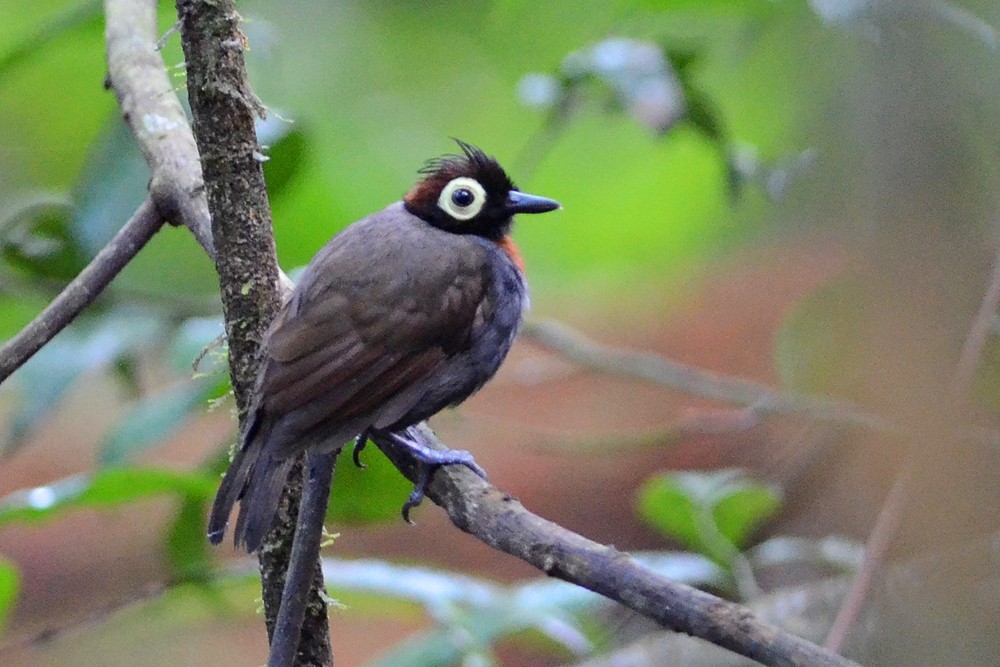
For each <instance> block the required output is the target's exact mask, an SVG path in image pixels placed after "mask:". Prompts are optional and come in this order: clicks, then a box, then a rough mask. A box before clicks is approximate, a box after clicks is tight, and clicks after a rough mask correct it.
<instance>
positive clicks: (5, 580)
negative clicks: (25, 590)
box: [0, 558, 21, 633]
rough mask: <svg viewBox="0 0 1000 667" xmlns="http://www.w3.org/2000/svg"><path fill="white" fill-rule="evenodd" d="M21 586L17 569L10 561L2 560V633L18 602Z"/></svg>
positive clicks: (0, 585)
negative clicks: (18, 592)
mask: <svg viewBox="0 0 1000 667" xmlns="http://www.w3.org/2000/svg"><path fill="white" fill-rule="evenodd" d="M20 585H21V577H20V575H19V574H18V571H17V567H16V566H15V565H14V564H13V563H11V562H10V561H8V560H5V559H3V558H0V633H2V632H3V629H4V626H6V624H7V617H8V616H10V612H11V611H12V610H13V609H14V604H15V603H16V602H17V591H18V588H19V587H20Z"/></svg>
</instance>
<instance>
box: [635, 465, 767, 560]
mask: <svg viewBox="0 0 1000 667" xmlns="http://www.w3.org/2000/svg"><path fill="white" fill-rule="evenodd" d="M779 506H780V500H779V498H778V497H777V496H776V495H775V494H774V492H772V491H771V490H770V489H769V488H768V487H766V486H764V485H762V484H759V483H756V482H753V481H751V480H749V479H746V478H745V477H744V476H743V473H742V472H740V471H738V470H722V471H717V472H705V473H693V472H677V473H670V474H666V475H659V476H657V477H654V478H653V479H651V480H649V481H648V482H647V483H646V484H644V485H643V487H642V488H641V489H640V491H639V513H640V516H641V517H642V518H643V519H644V520H645V521H647V522H648V523H649V524H650V525H652V526H653V527H655V528H657V529H658V530H660V531H661V532H662V533H664V534H665V535H667V536H668V537H671V538H673V539H675V540H677V541H678V542H680V543H681V544H683V545H685V546H686V547H688V548H690V549H693V550H695V551H697V552H699V553H702V554H704V555H706V556H708V557H710V558H712V559H714V560H716V561H717V562H720V563H728V562H729V561H730V560H731V559H732V557H733V555H734V554H735V553H736V552H737V551H738V550H739V549H741V548H743V547H744V546H746V543H747V541H748V540H749V538H750V536H751V535H752V533H753V531H754V530H755V529H756V528H757V526H759V525H760V523H761V522H762V521H764V520H766V519H768V518H770V517H771V516H773V515H774V513H775V512H776V511H777V510H778V508H779Z"/></svg>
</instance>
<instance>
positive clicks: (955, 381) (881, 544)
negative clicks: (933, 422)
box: [824, 246, 1000, 652]
mask: <svg viewBox="0 0 1000 667" xmlns="http://www.w3.org/2000/svg"><path fill="white" fill-rule="evenodd" d="M998 309H1000V246H998V248H997V252H996V254H995V256H994V258H993V269H992V272H991V274H990V283H989V286H988V287H987V289H986V293H985V294H984V295H983V299H982V301H981V302H980V304H979V309H978V310H977V311H976V315H975V317H973V319H972V325H971V326H970V327H969V333H968V335H967V336H966V338H965V344H964V345H963V346H962V352H961V354H960V355H959V360H958V364H957V366H956V368H955V374H954V376H952V379H951V387H950V389H951V399H952V401H953V405H955V406H960V405H962V404H963V403H964V402H965V401H966V400H968V396H969V392H970V391H971V389H972V383H973V381H974V380H975V375H976V370H977V369H978V368H979V362H980V359H981V357H982V354H983V348H984V347H985V346H986V340H987V338H988V336H989V333H990V329H991V326H992V323H993V320H994V318H995V317H996V314H997V310H998ZM917 466H918V458H917V455H916V453H915V452H910V453H909V454H908V455H907V457H906V461H905V463H904V464H903V469H902V471H901V472H900V473H899V475H897V476H896V480H895V481H894V482H893V485H892V488H891V489H890V490H889V494H888V495H887V496H886V499H885V502H884V503H882V507H881V508H880V509H879V513H878V517H877V518H876V519H875V526H874V527H873V528H872V531H871V534H870V535H869V536H868V543H867V545H866V548H865V555H864V558H863V559H862V561H861V566H860V567H859V568H858V572H857V574H856V575H855V577H854V580H853V581H852V582H851V588H850V590H849V591H848V593H847V596H846V597H845V598H844V601H843V603H842V605H841V607H840V610H839V611H838V612H837V618H836V619H835V620H834V622H833V625H832V626H831V628H830V632H829V633H828V634H827V637H826V642H825V643H824V646H825V647H826V648H827V649H829V650H831V651H836V652H840V651H841V650H842V648H843V646H844V643H845V642H846V641H847V636H848V634H849V633H850V630H851V628H852V627H853V626H854V624H855V623H856V622H857V620H858V618H859V617H860V616H861V612H862V610H863V609H864V604H865V600H866V599H867V597H868V594H869V593H870V592H871V589H872V586H873V585H874V582H875V576H876V574H878V572H879V571H880V570H881V569H882V567H883V566H884V564H885V559H886V555H887V554H888V552H889V547H890V546H891V544H892V540H893V539H894V538H895V536H896V533H897V531H898V530H899V526H900V524H901V523H902V515H903V511H904V510H905V509H906V502H907V500H908V499H909V496H910V494H911V492H912V486H913V482H914V478H915V476H916V472H917Z"/></svg>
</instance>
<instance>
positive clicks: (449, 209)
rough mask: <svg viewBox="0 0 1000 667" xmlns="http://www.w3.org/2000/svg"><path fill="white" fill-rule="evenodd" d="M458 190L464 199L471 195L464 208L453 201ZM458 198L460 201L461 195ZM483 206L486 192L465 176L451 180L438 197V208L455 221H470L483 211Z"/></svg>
mask: <svg viewBox="0 0 1000 667" xmlns="http://www.w3.org/2000/svg"><path fill="white" fill-rule="evenodd" d="M460 190H464V191H465V197H468V195H472V199H471V200H470V201H469V203H467V204H465V205H464V206H461V205H459V204H458V202H456V201H455V199H454V197H455V194H456V193H457V192H458V191H460ZM458 198H459V199H461V198H462V195H459V197H458ZM485 204H486V190H485V189H483V186H481V185H480V184H479V182H478V181H477V180H476V179H474V178H467V177H465V176H459V177H458V178H453V179H451V180H450V181H449V182H448V185H446V186H444V189H443V190H441V196H440V197H438V208H440V209H441V210H442V211H444V212H445V213H447V214H448V215H450V216H451V217H453V218H455V219H456V220H470V219H472V218H474V217H476V216H477V215H479V212H480V211H481V210H483V206H484V205H485Z"/></svg>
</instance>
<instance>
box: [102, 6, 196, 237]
mask: <svg viewBox="0 0 1000 667" xmlns="http://www.w3.org/2000/svg"><path fill="white" fill-rule="evenodd" d="M104 11H105V16H106V23H105V29H104V35H105V41H106V43H107V55H108V78H107V80H106V85H107V86H108V87H109V88H111V89H112V90H113V91H114V93H115V97H116V98H117V99H118V106H119V108H120V109H121V112H122V118H123V119H124V120H125V122H127V123H128V124H129V127H130V128H131V130H132V134H133V135H135V138H136V141H137V142H138V143H139V148H140V150H141V151H142V154H143V157H145V158H146V164H148V165H149V169H150V171H151V172H152V178H151V179H150V181H149V195H150V197H151V198H152V199H153V202H154V203H155V204H156V206H157V208H158V209H159V210H160V211H162V212H163V215H164V217H166V218H167V219H169V220H170V222H171V223H172V224H174V225H183V226H185V227H187V228H188V229H189V230H191V233H192V234H193V235H194V237H195V239H197V241H198V243H200V244H201V246H202V247H203V248H204V249H205V252H207V253H208V255H209V256H210V257H215V247H214V243H213V241H212V222H211V218H210V216H209V213H208V202H207V201H206V199H205V193H204V184H203V182H202V175H201V163H200V162H199V159H198V147H197V146H196V145H195V141H194V136H193V135H192V134H191V128H190V126H189V125H188V121H187V116H186V115H185V113H184V107H182V106H181V102H180V100H179V99H178V98H177V94H176V93H175V92H174V85H173V83H172V82H171V81H170V79H169V77H168V76H167V67H166V63H164V62H163V58H162V57H161V56H160V52H159V50H158V48H157V45H156V2H149V1H140V2H136V1H135V0H105V2H104Z"/></svg>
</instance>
